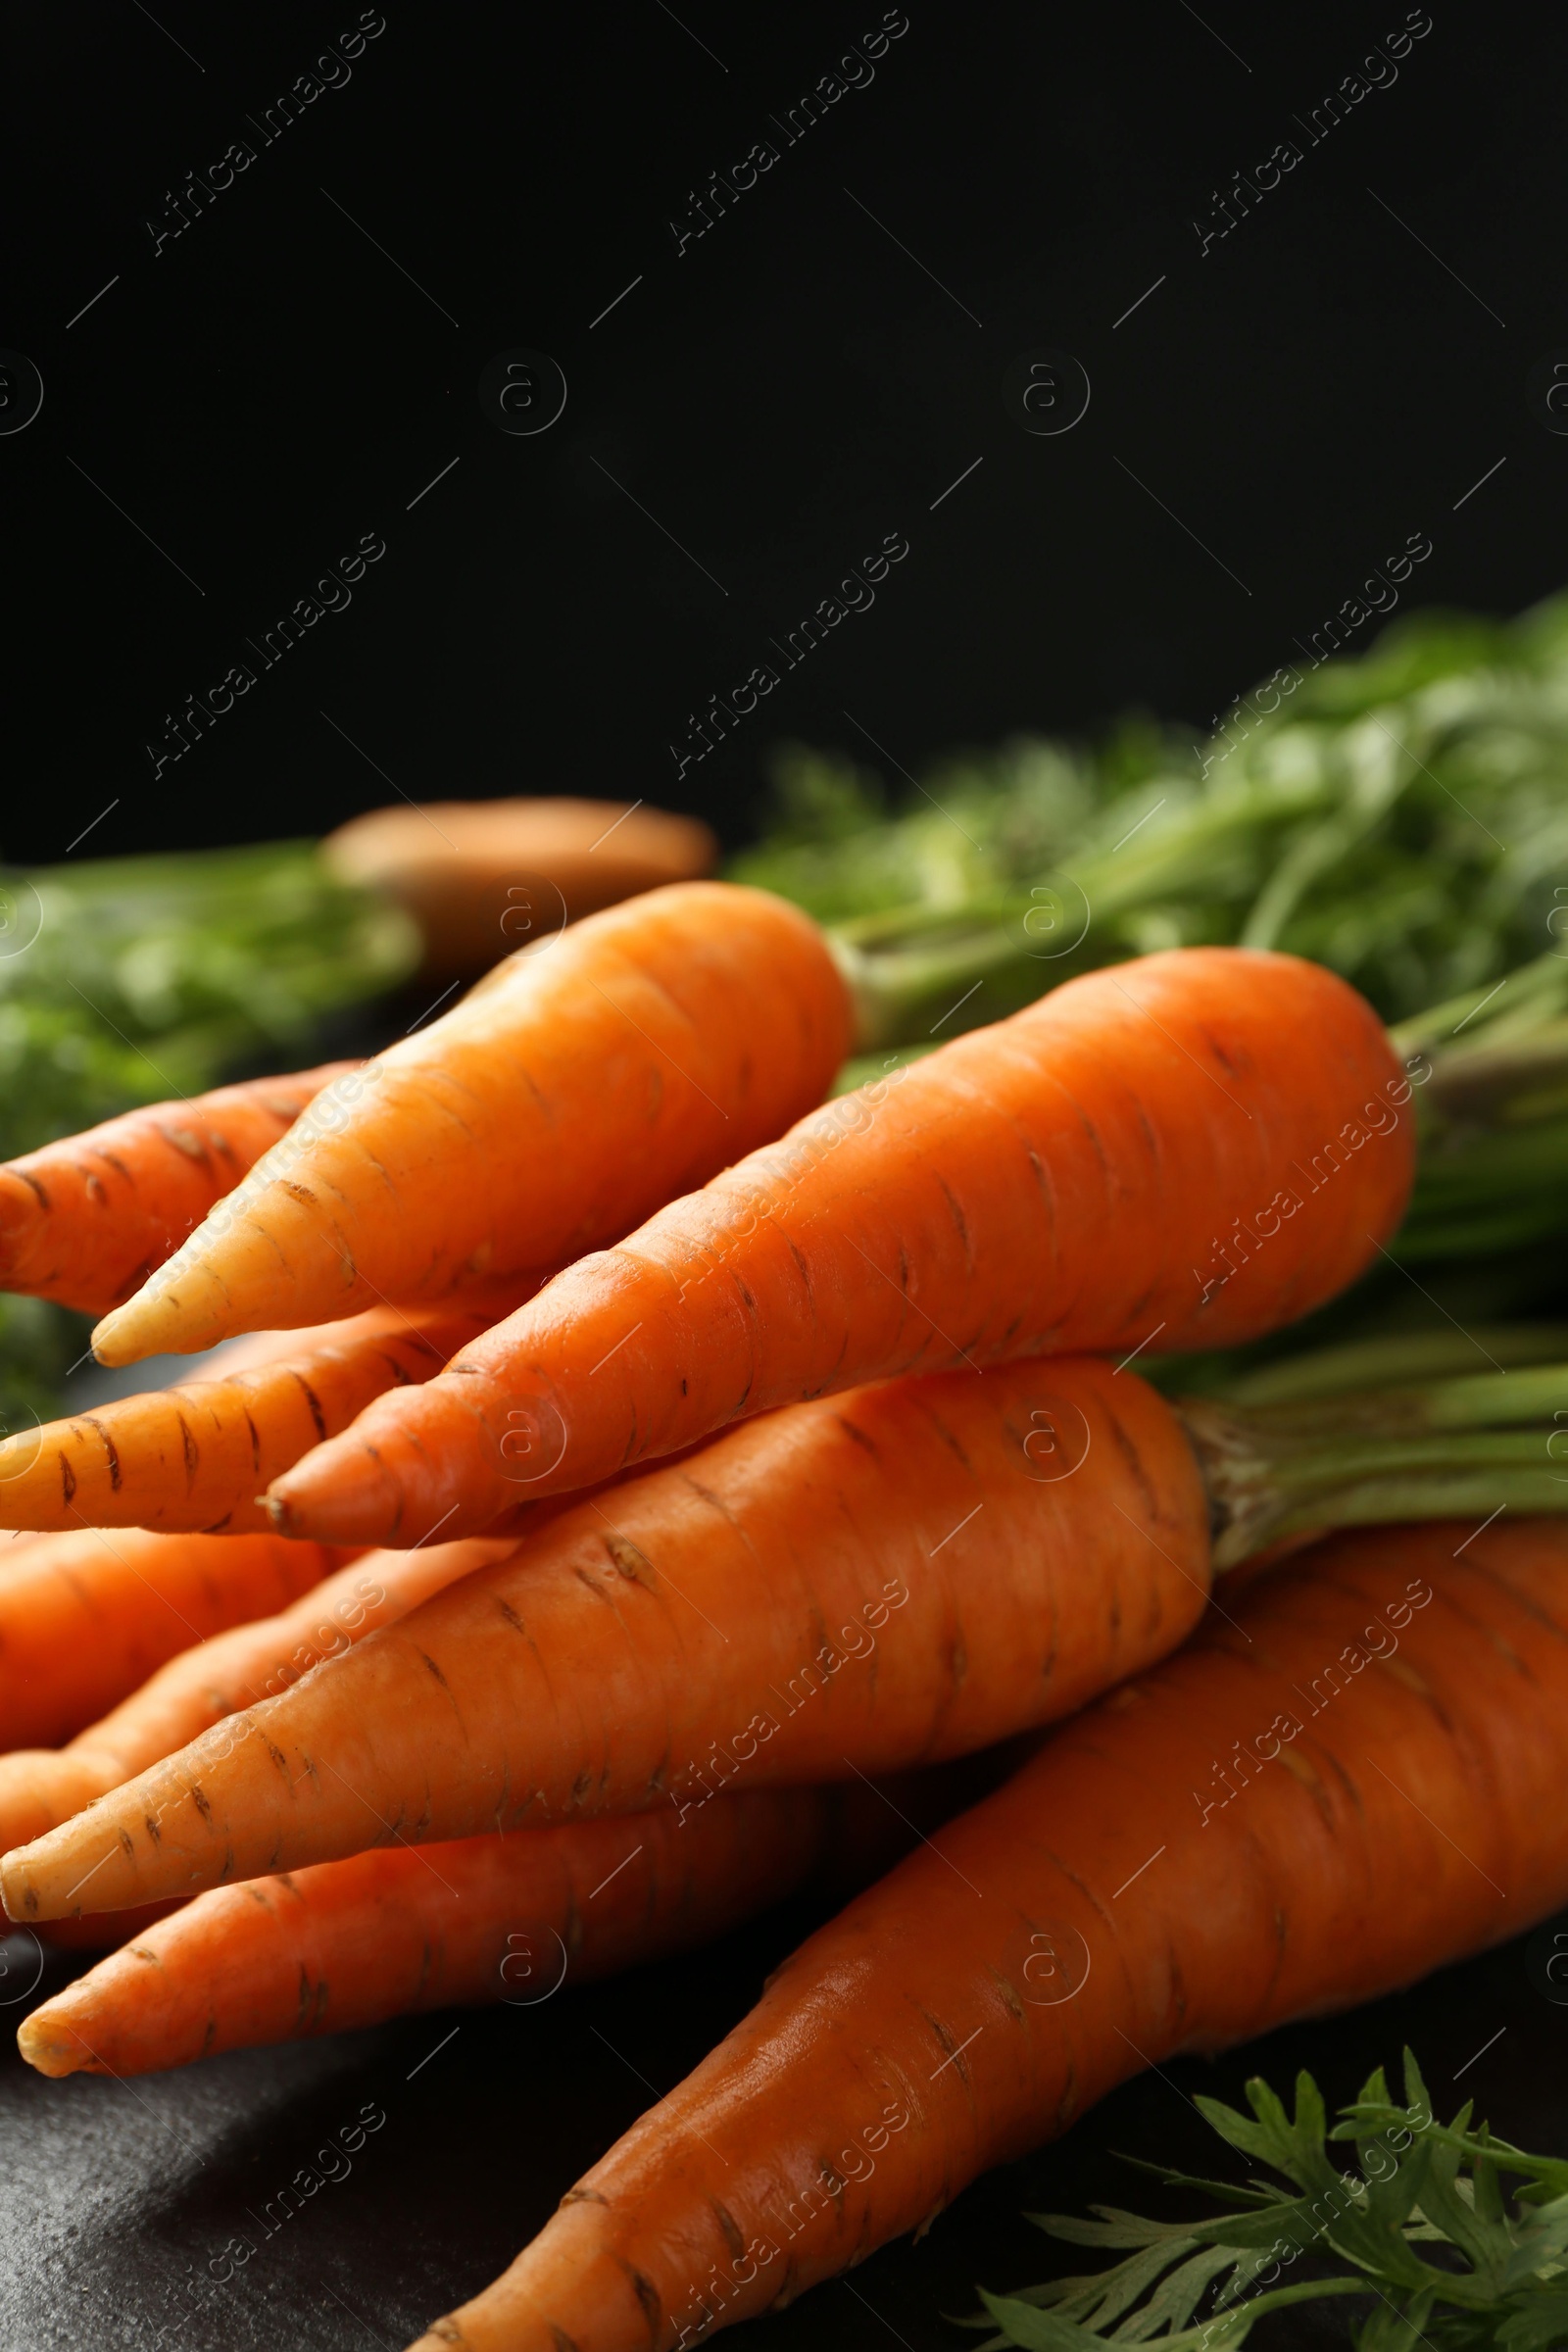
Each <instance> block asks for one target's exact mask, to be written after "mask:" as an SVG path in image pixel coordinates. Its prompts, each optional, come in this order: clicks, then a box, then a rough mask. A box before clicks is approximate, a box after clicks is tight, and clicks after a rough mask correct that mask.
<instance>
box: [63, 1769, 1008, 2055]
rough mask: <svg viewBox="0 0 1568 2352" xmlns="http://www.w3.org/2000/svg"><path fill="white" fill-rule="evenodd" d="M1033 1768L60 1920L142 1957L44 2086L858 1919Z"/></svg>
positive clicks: (529, 1999)
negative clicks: (804, 1904) (793, 1924)
mask: <svg viewBox="0 0 1568 2352" xmlns="http://www.w3.org/2000/svg"><path fill="white" fill-rule="evenodd" d="M1017 1760H1018V1758H1017V1751H1016V1748H1015V1747H1014V1748H1011V1749H1003V1748H999V1749H994V1750H992V1751H990V1752H989V1753H988V1754H986V1755H983V1756H969V1757H965V1758H964V1759H963V1760H962V1762H961V1763H958V1764H943V1765H937V1766H933V1767H930V1768H928V1769H925V1770H922V1771H919V1772H910V1773H901V1774H896V1775H894V1776H893V1778H892V1779H891V1781H883V1782H880V1783H878V1784H877V1785H875V1786H873V1785H872V1784H871V1783H870V1782H869V1781H867V1782H864V1783H861V1782H858V1781H852V1782H851V1783H850V1784H849V1786H848V1787H844V1788H837V1789H753V1790H747V1791H744V1792H743V1793H741V1794H738V1795H734V1796H721V1797H719V1798H717V1799H716V1800H715V1802H714V1803H713V1805H712V1806H711V1809H709V1810H708V1811H705V1812H704V1814H703V1815H702V1817H701V1819H700V1820H697V1821H694V1822H692V1823H691V1825H690V1826H689V1828H686V1829H681V1828H679V1827H678V1826H677V1824H676V1822H675V1819H674V1817H673V1815H671V1814H667V1813H659V1814H655V1815H653V1816H652V1817H648V1816H644V1817H642V1818H640V1819H638V1820H634V1821H621V1820H611V1821H584V1822H570V1823H567V1824H565V1825H564V1827H562V1828H559V1829H549V1830H513V1831H509V1832H507V1833H506V1835H505V1836H503V1837H500V1838H497V1837H495V1836H494V1835H492V1836H490V1837H488V1838H458V1839H455V1840H453V1841H451V1842H449V1843H446V1844H441V1845H436V1846H433V1847H430V1848H428V1849H420V1850H416V1849H415V1848H414V1847H412V1846H407V1845H402V1844H397V1845H393V1846H391V1847H388V1848H382V1849H379V1850H377V1851H375V1852H372V1853H366V1854H356V1855H355V1856H354V1857H353V1858H352V1859H351V1860H349V1861H347V1862H329V1863H325V1864H323V1865H322V1866H320V1867H319V1868H318V1869H315V1870H303V1871H298V1872H295V1873H293V1874H292V1875H290V1876H287V1877H283V1878H270V1879H258V1880H254V1881H252V1882H251V1883H250V1884H249V1885H247V1886H244V1887H214V1888H213V1889H211V1891H210V1892H208V1893H206V1894H199V1895H197V1896H196V1898H195V1900H194V1901H193V1902H190V1903H187V1904H184V1905H174V1904H168V1903H166V1904H155V1905H151V1906H148V1907H146V1908H144V1909H142V1910H140V1911H130V1912H126V1911H108V1912H96V1913H89V1914H88V1916H87V1917H86V1918H85V1919H78V1920H69V1921H67V1920H51V1921H50V1922H49V1923H48V1924H47V1926H46V1927H45V1929H44V1936H45V1937H46V1938H47V1939H48V1941H49V1942H50V1943H51V1944H59V1945H65V1946H66V1947H67V1948H77V1949H88V1948H90V1949H95V1950H102V1949H104V1948H106V1943H107V1942H108V1941H110V1940H112V1941H113V1942H115V1943H117V1944H123V1945H125V1946H127V1947H131V1946H134V1947H135V1948H126V1949H124V1950H121V1951H117V1952H116V1953H115V1956H114V1957H113V1958H112V1959H110V1960H107V1961H105V1962H104V1964H103V1965H102V1966H101V1967H100V1968H97V1969H95V1970H94V1971H93V1972H92V1974H91V1975H90V1976H87V1977H84V1978H81V1979H79V1980H78V1981H77V1982H76V1983H75V1984H74V1985H71V1986H70V1987H69V1988H68V1989H67V1991H65V1992H64V1993H63V1994H60V1995H59V1996H57V1997H56V1998H55V1999H53V2000H51V2001H48V2002H46V2003H45V2004H44V2005H43V2007H41V2008H39V2009H37V2010H34V2012H33V2013H32V2015H31V2017H30V2018H29V2019H28V2020H27V2021H26V2023H25V2026H24V2028H23V2030H22V2032H21V2034H19V2036H18V2038H19V2040H20V2041H21V2044H22V2049H23V2055H24V2056H25V2058H27V2059H28V2060H29V2061H30V2063H31V2064H32V2065H34V2066H36V2067H38V2068H39V2069H40V2070H41V2071H42V2072H43V2073H44V2074H49V2075H67V2074H100V2073H113V2074H116V2075H133V2074H151V2073H155V2072H158V2071H160V2070H162V2069H165V2068H168V2067H174V2066H185V2065H188V2064H189V2063H190V2061H191V2060H192V2059H195V2058H204V2057H209V2056H212V2055H214V2054H216V2053H217V2052H219V2051H221V2050H230V2049H239V2048H249V2047H252V2046H254V2045H255V2044H257V2043H262V2042H273V2041H288V2040H294V2039H298V2038H301V2037H303V2036H307V2035H315V2034H330V2033H342V2032H345V2031H346V2030H347V2029H349V2028H350V2027H355V2026H369V2025H376V2024H378V2023H380V2022H381V2021H382V2020H383V2019H385V2018H389V2017H400V2016H403V2015H406V2014H408V2013H410V2012H413V2011H422V2010H426V2009H439V2008H444V2007H446V2006H447V2005H448V2004H450V2003H454V2002H488V2001H502V2000H505V2001H513V2002H517V2003H521V2004H524V2005H527V2006H532V2005H534V2004H535V2003H536V2002H538V2001H541V2000H544V1999H548V1998H549V1997H550V1995H551V1994H552V1993H553V1992H555V1991H557V1990H558V1989H559V1988H560V1986H561V1985H563V1984H564V1983H565V1982H566V1981H567V1980H568V1979H569V1981H570V1982H571V1983H572V1984H574V1985H575V1984H581V1983H586V1982H587V1981H588V1980H589V1979H591V1978H594V1977H602V1976H608V1975H610V1974H611V1973H612V1972H613V1971H614V1970H615V1969H620V1968H629V1967H631V1966H633V1965H640V1964H641V1963H643V1962H645V1961H649V1960H653V1959H656V1958H658V1957H659V1956H660V1955H661V1954H662V1953H665V1952H671V1951H679V1950H683V1949H685V1948H687V1947H688V1946H690V1945H692V1944H695V1943H697V1942H700V1941H701V1940H703V1939H704V1938H705V1937H708V1936H716V1935H719V1934H721V1933H722V1932H723V1931H724V1930H725V1929H726V1928H728V1927H730V1926H732V1925H734V1924H735V1923H736V1922H737V1921H739V1920H741V1919H744V1918H746V1917H748V1916H750V1914H751V1913H753V1912H755V1911H759V1910H760V1909H761V1908H762V1907H763V1905H764V1904H768V1903H776V1902H780V1901H782V1900H783V1898H784V1897H785V1896H786V1895H789V1894H791V1893H793V1892H795V1891H796V1890H797V1889H798V1888H799V1887H801V1886H802V1884H803V1882H805V1880H806V1879H807V1877H808V1875H809V1881H810V1886H811V1890H812V1892H813V1894H814V1895H815V1896H817V1897H818V1898H821V1897H823V1896H826V1897H827V1898H829V1899H830V1900H831V1901H833V1902H842V1901H843V1900H844V1899H845V1897H846V1896H847V1895H849V1894H851V1893H854V1892H857V1891H858V1889H859V1888H860V1887H864V1886H865V1885H867V1884H868V1882H869V1881H870V1880H872V1879H874V1878H877V1877H879V1876H880V1875H881V1873H882V1872H883V1871H884V1870H887V1869H888V1868H890V1866H891V1865H892V1864H893V1863H894V1862H896V1861H898V1860H899V1858H900V1857H901V1855H903V1854H906V1853H907V1852H908V1850H909V1848H910V1846H911V1845H913V1844H914V1842H915V1840H916V1838H921V1837H924V1836H926V1835H927V1834H928V1833H929V1832H930V1831H932V1830H934V1829H937V1828H939V1827H940V1826H941V1824H942V1823H943V1822H945V1821H948V1820H951V1819H952V1817H953V1815H954V1814H955V1813H956V1812H957V1811H958V1810H960V1808H961V1807H962V1806H964V1805H966V1804H972V1803H974V1802H975V1801H976V1800H977V1799H978V1798H979V1797H981V1796H984V1795H987V1794H989V1793H990V1791H991V1790H992V1789H995V1788H997V1787H998V1786H999V1785H1000V1783H1001V1782H1002V1781H1003V1780H1005V1778H1006V1775H1007V1773H1008V1771H1009V1770H1010V1769H1012V1768H1014V1767H1015V1765H1016V1763H1017ZM172 1910H177V1913H178V1916H177V1918H175V1919H173V1920H172V1921H170V1924H169V1925H168V1927H167V1928H164V1927H157V1926H155V1924H154V1923H155V1921H157V1920H160V1919H167V1918H168V1915H169V1913H170V1912H171V1911H172ZM149 1930H151V1931H152V1932H151V1933H150V1934H149V1933H148V1931H149Z"/></svg>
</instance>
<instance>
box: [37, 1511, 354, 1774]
mask: <svg viewBox="0 0 1568 2352" xmlns="http://www.w3.org/2000/svg"><path fill="white" fill-rule="evenodd" d="M353 1556H354V1554H353V1551H352V1550H351V1549H343V1548H334V1547H332V1546H329V1545H327V1544H290V1543H288V1542H286V1541H284V1540H282V1539H280V1538H278V1537H277V1536H273V1535H254V1536H243V1537H236V1538H231V1539H227V1540H225V1539H224V1538H223V1537H221V1536H160V1535H152V1534H144V1533H143V1532H142V1531H141V1530H139V1529H126V1530H123V1531H121V1532H119V1533H117V1534H115V1535H113V1536H102V1535H100V1534H99V1533H98V1532H97V1531H96V1529H93V1528H90V1527H75V1528H73V1529H70V1530H68V1531H64V1532H62V1533H60V1534H58V1535H48V1536H38V1537H36V1538H34V1539H33V1540H32V1541H30V1542H28V1543H25V1544H20V1545H18V1546H17V1547H16V1549H15V1550H10V1549H8V1550H7V1551H6V1552H5V1553H4V1554H0V1737H3V1738H4V1740H5V1741H6V1744H7V1745H8V1746H11V1747H21V1746H31V1745H38V1744H44V1743H49V1744H53V1743H55V1742H57V1741H59V1740H69V1739H70V1738H72V1736H73V1734H74V1733H76V1732H79V1731H80V1729H81V1727H82V1725H83V1724H88V1723H91V1722H93V1721H94V1719H95V1718H96V1717H97V1716H99V1715H101V1714H102V1713H103V1712H104V1710H105V1708H106V1707H112V1706H114V1705H116V1704H117V1703H118V1702H119V1701H120V1700H121V1699H123V1697H124V1695H125V1693H126V1692H127V1691H134V1690H135V1689H136V1687H137V1685H138V1684H139V1683H143V1682H145V1681H146V1679H147V1677H148V1675H150V1674H151V1673H152V1672H153V1671H154V1670H155V1668H157V1667H160V1666H162V1665H163V1663H164V1661H165V1660H166V1659H167V1658H172V1657H173V1656H174V1655H175V1653H176V1652H177V1651H179V1650H182V1649H186V1648H188V1647H189V1645H190V1644H191V1643H192V1642H205V1641H207V1640H208V1639H209V1638H210V1637H212V1636H214V1635H220V1634H221V1633H223V1631H224V1630H225V1628H227V1627H229V1626H237V1625H243V1624H244V1623H245V1622H246V1621H247V1620H248V1619H250V1618H254V1617H270V1616H273V1615H274V1614H275V1613H276V1612H277V1611H278V1610H279V1609H281V1608H284V1607H286V1606H287V1605H288V1604H289V1603H290V1602H291V1601H293V1600H294V1599H295V1598H296V1597H297V1596H298V1595H299V1594H301V1593H307V1592H309V1591H310V1589H311V1588H312V1587H313V1586H317V1585H319V1583H320V1580H321V1579H322V1577H324V1576H326V1575H327V1574H328V1573H329V1571H330V1570H331V1569H333V1568H334V1567H336V1566H338V1565H339V1563H341V1562H342V1561H344V1560H346V1559H351V1558H352V1557H353Z"/></svg>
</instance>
